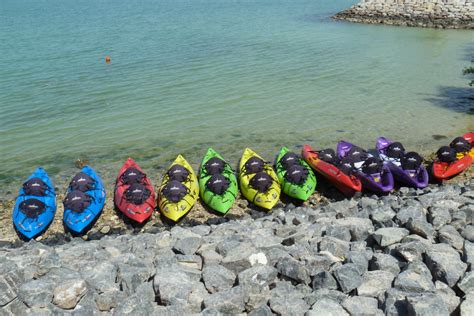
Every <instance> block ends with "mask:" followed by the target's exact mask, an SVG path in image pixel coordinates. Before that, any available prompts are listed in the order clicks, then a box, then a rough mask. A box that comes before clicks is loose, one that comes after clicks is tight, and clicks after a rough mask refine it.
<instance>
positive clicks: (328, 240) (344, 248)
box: [319, 236, 350, 258]
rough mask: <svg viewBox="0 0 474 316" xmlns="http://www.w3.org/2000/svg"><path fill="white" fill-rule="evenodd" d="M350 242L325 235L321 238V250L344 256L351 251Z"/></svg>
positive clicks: (336, 255)
mask: <svg viewBox="0 0 474 316" xmlns="http://www.w3.org/2000/svg"><path fill="white" fill-rule="evenodd" d="M349 248H350V244H349V243H348V242H346V241H343V240H340V239H337V238H334V237H328V236H325V237H323V238H322V239H321V242H320V243H319V251H328V252H329V253H331V254H332V255H333V256H335V257H338V258H342V257H345V256H346V255H347V252H348V251H349Z"/></svg>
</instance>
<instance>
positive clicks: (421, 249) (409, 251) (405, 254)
mask: <svg viewBox="0 0 474 316" xmlns="http://www.w3.org/2000/svg"><path fill="white" fill-rule="evenodd" d="M427 248H429V246H428V245H427V244H426V243H424V242H421V241H410V242H405V243H402V244H399V245H397V246H396V247H395V253H396V254H398V255H399V256H400V257H402V258H403V259H405V260H406V261H407V262H414V261H422V260H423V255H424V254H425V252H426V249H427Z"/></svg>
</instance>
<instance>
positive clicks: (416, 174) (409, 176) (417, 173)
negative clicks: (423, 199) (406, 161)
mask: <svg viewBox="0 0 474 316" xmlns="http://www.w3.org/2000/svg"><path fill="white" fill-rule="evenodd" d="M392 143H393V141H391V140H389V139H388V138H385V137H379V138H378V139H377V142H376V145H375V147H376V149H377V151H378V152H379V154H380V156H379V157H380V159H381V160H382V161H383V162H384V164H385V165H387V167H388V168H389V169H390V171H391V172H392V174H393V177H394V178H395V180H397V181H399V182H401V183H403V184H405V185H408V186H411V187H414V188H418V189H423V188H426V187H427V186H428V181H429V176H428V170H426V168H425V166H423V165H421V166H420V167H419V168H418V170H404V169H403V168H402V167H399V166H397V165H396V164H394V163H392V162H391V161H390V160H389V159H388V157H387V156H386V155H385V151H386V148H387V147H388V146H390V144H392Z"/></svg>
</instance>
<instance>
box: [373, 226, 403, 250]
mask: <svg viewBox="0 0 474 316" xmlns="http://www.w3.org/2000/svg"><path fill="white" fill-rule="evenodd" d="M408 233H409V231H408V230H407V229H405V228H397V227H385V228H379V229H377V230H376V231H375V232H374V233H373V234H372V237H373V238H374V240H375V241H376V242H377V243H378V244H379V245H380V246H382V247H386V246H389V245H392V244H395V243H397V242H399V241H400V240H402V239H403V237H405V236H407V235H408Z"/></svg>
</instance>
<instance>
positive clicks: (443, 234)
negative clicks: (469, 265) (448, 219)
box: [438, 225, 464, 250]
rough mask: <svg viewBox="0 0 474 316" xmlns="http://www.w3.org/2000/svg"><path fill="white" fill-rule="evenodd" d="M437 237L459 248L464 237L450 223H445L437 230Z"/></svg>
mask: <svg viewBox="0 0 474 316" xmlns="http://www.w3.org/2000/svg"><path fill="white" fill-rule="evenodd" d="M438 239H439V241H440V242H442V243H445V244H448V245H450V246H451V247H453V248H455V249H457V250H461V249H462V247H463V244H464V239H463V238H462V236H461V235H460V234H459V233H458V231H457V230H456V228H454V227H453V226H451V225H445V226H443V227H441V229H440V230H439V231H438Z"/></svg>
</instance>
